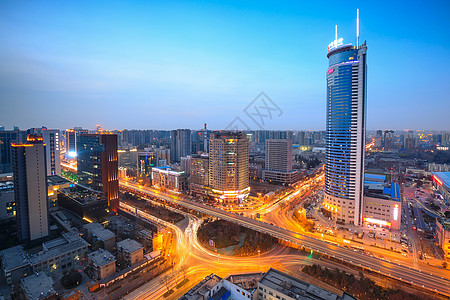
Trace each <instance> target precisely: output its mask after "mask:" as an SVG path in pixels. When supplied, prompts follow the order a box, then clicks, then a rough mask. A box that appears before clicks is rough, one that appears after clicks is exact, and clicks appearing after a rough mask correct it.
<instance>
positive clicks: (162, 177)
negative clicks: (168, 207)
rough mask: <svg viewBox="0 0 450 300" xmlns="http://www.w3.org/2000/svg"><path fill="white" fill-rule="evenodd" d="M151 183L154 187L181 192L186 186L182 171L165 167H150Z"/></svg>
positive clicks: (184, 175)
mask: <svg viewBox="0 0 450 300" xmlns="http://www.w3.org/2000/svg"><path fill="white" fill-rule="evenodd" d="M152 184H153V185H154V186H156V187H159V188H163V189H168V190H171V191H175V192H181V191H184V190H186V188H187V177H186V174H185V173H184V172H176V171H172V170H171V169H170V168H167V167H160V168H152Z"/></svg>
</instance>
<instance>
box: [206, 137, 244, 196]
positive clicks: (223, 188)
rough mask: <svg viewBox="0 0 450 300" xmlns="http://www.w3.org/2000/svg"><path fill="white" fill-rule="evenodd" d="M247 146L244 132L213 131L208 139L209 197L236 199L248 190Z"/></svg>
mask: <svg viewBox="0 0 450 300" xmlns="http://www.w3.org/2000/svg"><path fill="white" fill-rule="evenodd" d="M248 147H249V145H248V139H247V135H246V134H245V133H243V132H228V131H224V132H215V133H211V135H210V140H209V186H210V187H211V191H212V196H214V197H215V198H217V199H221V200H223V201H225V202H238V201H241V200H243V199H245V198H247V197H248V195H249V193H250V185H249V177H248V160H249V156H248V155H249V154H248V151H249V148H248Z"/></svg>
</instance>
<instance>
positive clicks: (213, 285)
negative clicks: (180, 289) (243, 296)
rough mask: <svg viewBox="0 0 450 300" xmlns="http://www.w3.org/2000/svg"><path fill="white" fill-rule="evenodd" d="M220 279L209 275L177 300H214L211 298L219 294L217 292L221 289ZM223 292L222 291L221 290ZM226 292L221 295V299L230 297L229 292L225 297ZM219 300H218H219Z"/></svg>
mask: <svg viewBox="0 0 450 300" xmlns="http://www.w3.org/2000/svg"><path fill="white" fill-rule="evenodd" d="M221 281H222V278H221V277H219V276H217V275H215V274H210V275H208V276H206V277H205V278H203V279H202V280H201V281H200V282H199V283H197V284H196V285H195V286H194V287H193V288H191V289H190V290H189V291H188V292H187V293H185V294H184V295H183V296H181V297H180V298H179V300H209V299H214V298H213V296H214V295H215V294H216V293H217V292H219V290H221V289H223V285H222V284H221ZM222 292H223V290H222ZM225 294H226V290H225V293H224V295H222V297H220V298H222V299H224V296H228V298H225V299H229V297H230V292H228V294H227V295H225ZM220 298H219V299H220Z"/></svg>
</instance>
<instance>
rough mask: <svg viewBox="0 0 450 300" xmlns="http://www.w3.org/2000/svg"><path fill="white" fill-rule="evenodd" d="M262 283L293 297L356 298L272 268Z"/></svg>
mask: <svg viewBox="0 0 450 300" xmlns="http://www.w3.org/2000/svg"><path fill="white" fill-rule="evenodd" d="M260 283H261V284H263V285H265V286H267V287H269V288H271V289H273V290H275V291H278V292H279V293H281V294H283V295H286V296H288V297H291V298H297V299H315V300H320V299H323V300H338V299H354V298H353V297H352V296H350V295H348V294H346V293H343V294H342V295H338V294H335V293H332V292H330V291H328V290H325V289H323V288H321V287H318V286H316V285H314V284H311V283H309V282H306V281H303V280H300V279H298V278H295V277H293V276H290V275H288V274H286V273H283V272H280V271H278V270H275V269H272V268H270V269H269V270H268V271H267V273H266V274H264V276H263V277H262V278H261V280H260Z"/></svg>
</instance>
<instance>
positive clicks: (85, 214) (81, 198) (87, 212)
mask: <svg viewBox="0 0 450 300" xmlns="http://www.w3.org/2000/svg"><path fill="white" fill-rule="evenodd" d="M58 204H59V205H60V206H62V207H64V208H66V209H68V210H70V211H72V212H73V213H75V214H77V215H78V216H79V217H80V218H87V219H89V220H96V219H99V218H101V217H103V216H105V215H106V213H107V209H108V198H107V197H106V196H105V194H103V193H101V192H97V191H94V190H92V189H89V188H86V187H83V186H81V185H75V186H72V187H68V188H64V189H60V190H59V193H58Z"/></svg>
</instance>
